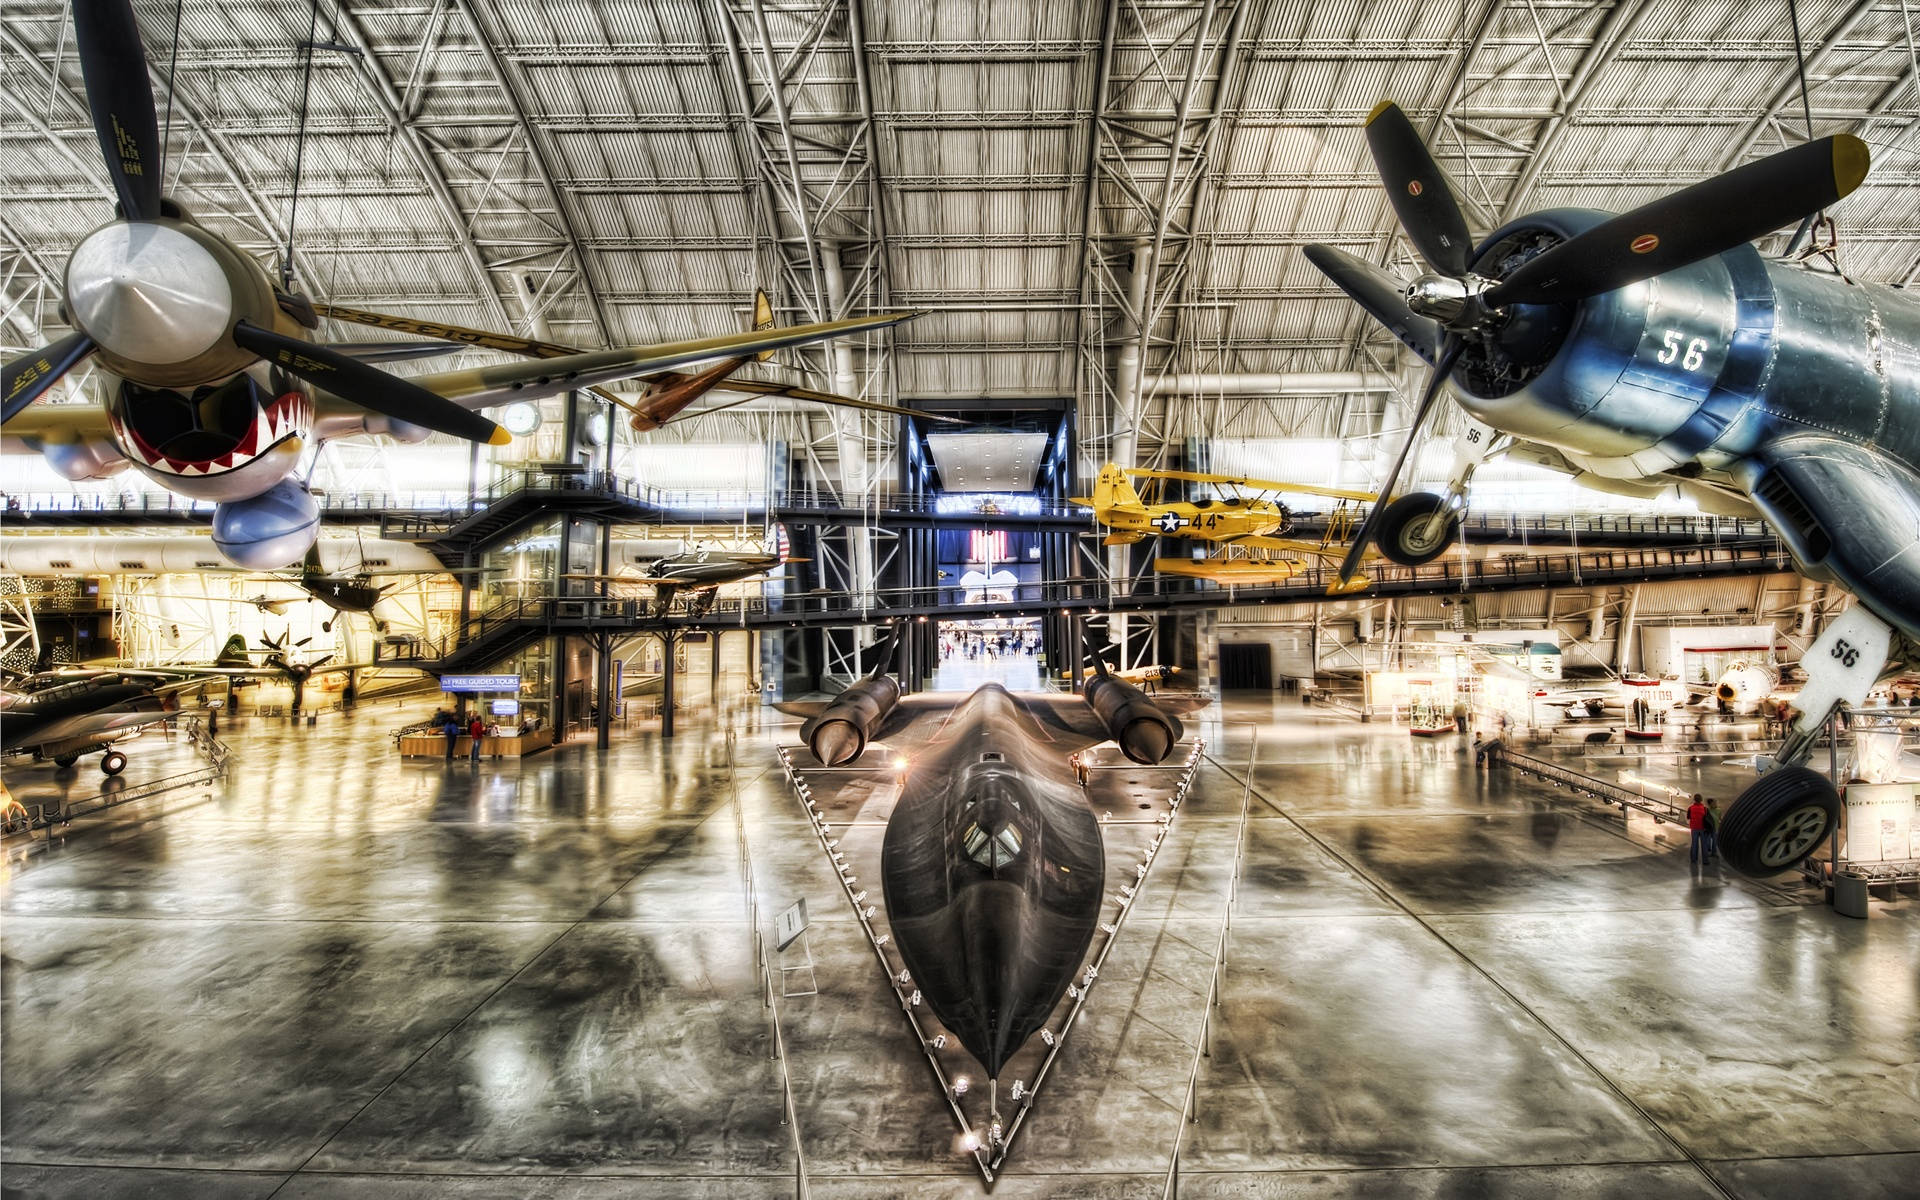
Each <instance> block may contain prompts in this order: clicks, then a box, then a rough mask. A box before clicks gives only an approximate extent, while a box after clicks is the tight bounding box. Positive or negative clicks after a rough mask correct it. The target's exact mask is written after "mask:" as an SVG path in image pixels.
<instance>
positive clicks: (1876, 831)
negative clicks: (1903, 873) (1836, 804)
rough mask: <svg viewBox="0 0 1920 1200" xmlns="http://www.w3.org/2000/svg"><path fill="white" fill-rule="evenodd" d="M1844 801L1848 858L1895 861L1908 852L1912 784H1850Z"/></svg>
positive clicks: (1912, 809)
mask: <svg viewBox="0 0 1920 1200" xmlns="http://www.w3.org/2000/svg"><path fill="white" fill-rule="evenodd" d="M1846 804H1847V842H1846V860H1847V861H1848V862H1857V863H1879V862H1896V861H1899V860H1900V859H1904V858H1907V857H1909V856H1911V855H1912V853H1913V817H1914V811H1915V805H1914V785H1913V784H1911V783H1855V784H1850V785H1848V787H1847V793H1846Z"/></svg>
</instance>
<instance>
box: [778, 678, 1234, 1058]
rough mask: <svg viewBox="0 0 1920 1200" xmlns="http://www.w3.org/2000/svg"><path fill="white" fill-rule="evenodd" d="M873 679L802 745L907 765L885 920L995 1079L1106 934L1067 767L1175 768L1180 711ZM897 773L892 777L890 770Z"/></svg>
mask: <svg viewBox="0 0 1920 1200" xmlns="http://www.w3.org/2000/svg"><path fill="white" fill-rule="evenodd" d="M885 669H886V662H885V656H884V655H883V657H882V662H881V666H880V668H879V669H877V670H876V671H875V673H874V674H872V675H870V676H868V677H867V678H865V679H862V680H861V681H859V682H858V683H856V684H854V685H853V686H852V687H850V688H848V689H847V690H846V691H845V692H843V693H841V694H840V695H839V696H838V697H836V698H834V699H833V700H831V701H828V702H823V703H812V704H783V705H780V706H779V707H780V708H781V710H782V711H785V712H791V713H795V714H796V715H799V714H805V715H807V717H808V720H807V722H806V723H805V724H804V725H802V726H801V731H800V732H801V737H802V739H803V740H805V741H806V742H807V744H808V746H809V747H810V749H811V750H812V752H813V755H814V757H815V758H817V759H818V760H819V761H820V762H822V763H824V764H827V765H829V766H845V765H850V764H855V763H856V762H857V760H858V759H859V757H860V755H861V753H862V752H863V751H865V749H866V748H867V746H868V744H869V743H871V742H873V741H881V740H884V741H885V742H886V743H887V746H888V749H889V750H891V751H893V752H894V753H897V754H902V755H905V756H906V758H907V760H908V765H907V767H906V770H905V773H904V775H903V776H901V778H900V799H899V801H898V802H897V803H896V804H895V806H894V810H893V814H892V816H891V817H890V818H889V819H888V822H887V830H886V839H885V843H884V846H883V848H882V851H881V873H882V877H883V886H884V890H885V894H886V903H887V919H888V922H889V924H890V925H891V927H892V930H893V935H894V941H895V944H896V945H897V946H898V947H899V950H900V956H901V958H902V959H903V960H904V961H905V962H906V964H907V969H908V970H909V971H911V972H912V975H913V980H914V985H915V986H916V987H917V988H919V989H920V991H921V993H922V994H923V995H924V996H925V997H926V999H927V1003H928V1005H929V1006H930V1007H931V1008H932V1009H933V1012H934V1014H935V1015H936V1016H938V1017H939V1018H940V1021H941V1023H942V1024H944V1025H945V1026H946V1027H947V1029H948V1030H949V1031H950V1032H951V1033H952V1034H953V1035H954V1036H955V1037H956V1038H957V1039H959V1041H960V1043H961V1044H962V1045H963V1046H965V1047H966V1048H967V1051H968V1053H970V1054H972V1055H973V1056H974V1058H976V1059H978V1060H979V1062H980V1065H981V1066H982V1067H983V1068H985V1069H986V1072H987V1076H988V1078H990V1079H998V1078H999V1076H1000V1073H1001V1071H1002V1069H1003V1068H1004V1067H1005V1066H1006V1064H1007V1061H1008V1060H1009V1059H1010V1058H1011V1057H1012V1056H1013V1055H1014V1054H1015V1053H1016V1052H1017V1051H1018V1050H1019V1049H1020V1047H1021V1046H1022V1045H1024V1044H1025V1042H1026V1040H1027V1039H1028V1038H1029V1037H1031V1036H1033V1034H1034V1033H1036V1032H1037V1031H1038V1030H1039V1029H1040V1028H1041V1027H1042V1026H1043V1025H1045V1024H1046V1022H1047V1020H1048V1018H1049V1016H1050V1015H1051V1014H1052V1013H1053V1010H1054V1006H1055V1005H1057V1004H1058V1003H1059V1001H1060V998H1061V996H1062V995H1064V994H1065V992H1066V989H1067V985H1068V984H1069V983H1071V982H1072V980H1073V979H1074V977H1075V976H1076V975H1077V974H1078V973H1079V970H1080V966H1081V962H1082V960H1083V959H1084V958H1085V957H1086V953H1087V947H1088V945H1089V944H1090V943H1091V942H1092V939H1093V932H1094V929H1095V927H1096V926H1097V925H1098V924H1099V918H1100V905H1101V897H1102V892H1103V887H1104V879H1103V875H1104V870H1105V857H1106V856H1105V848H1104V844H1103V842H1102V839H1101V834H1100V824H1099V821H1098V820H1097V819H1096V818H1095V816H1094V813H1093V809H1092V808H1091V807H1090V806H1089V805H1088V803H1087V798H1086V794H1085V792H1084V791H1083V790H1082V788H1081V786H1080V785H1079V783H1078V781H1077V780H1076V779H1075V777H1074V771H1073V768H1072V766H1071V764H1069V762H1068V759H1067V756H1068V755H1069V754H1071V753H1073V752H1075V751H1078V750H1083V749H1085V748H1087V747H1089V746H1093V745H1096V744H1098V743H1100V742H1104V741H1107V740H1109V739H1111V740H1112V741H1113V742H1115V743H1116V744H1117V745H1118V746H1119V747H1120V750H1121V752H1122V753H1124V754H1125V755H1126V756H1127V757H1128V758H1129V759H1131V760H1133V761H1134V762H1138V763H1144V764H1149V765H1151V764H1155V763H1159V762H1161V761H1162V760H1164V759H1165V758H1166V757H1167V755H1168V754H1170V753H1171V752H1172V750H1173V747H1174V745H1175V743H1177V742H1178V741H1179V740H1180V738H1181V737H1182V736H1183V730H1182V728H1181V725H1180V721H1179V719H1178V717H1177V716H1176V715H1175V714H1176V713H1177V712H1183V711H1187V710H1189V709H1191V708H1197V707H1199V706H1200V705H1202V704H1205V703H1206V701H1205V699H1204V698H1200V697H1191V696H1166V695H1162V696H1159V697H1155V698H1149V697H1147V696H1146V695H1144V694H1143V693H1142V692H1141V691H1140V690H1139V689H1138V688H1136V687H1134V686H1133V685H1132V684H1130V683H1127V682H1125V681H1123V680H1120V679H1117V678H1115V677H1114V676H1112V675H1110V674H1107V673H1106V672H1105V670H1104V668H1098V667H1097V668H1096V670H1097V672H1098V673H1097V674H1096V675H1095V676H1094V677H1093V678H1091V679H1088V680H1087V682H1086V690H1085V691H1084V692H1083V693H1082V694H1081V695H1077V696H1075V695H1044V694H1026V695H1014V694H1012V693H1010V692H1008V691H1007V690H1006V689H1005V688H1002V687H1001V686H999V685H998V684H988V685H986V686H984V687H982V688H980V689H979V690H977V691H975V692H973V693H971V694H968V695H959V694H953V693H934V694H928V695H919V696H902V695H901V690H900V685H899V683H898V682H897V681H896V680H895V679H893V678H892V677H891V676H889V675H886V674H884V673H883V672H884V671H885ZM888 769H891V768H888Z"/></svg>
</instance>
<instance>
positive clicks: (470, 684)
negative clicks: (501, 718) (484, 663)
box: [440, 675, 520, 692]
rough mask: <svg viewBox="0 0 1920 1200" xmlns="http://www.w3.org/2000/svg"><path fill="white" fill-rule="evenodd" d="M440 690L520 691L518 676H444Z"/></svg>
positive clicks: (441, 679) (441, 678)
mask: <svg viewBox="0 0 1920 1200" xmlns="http://www.w3.org/2000/svg"><path fill="white" fill-rule="evenodd" d="M440 690H441V691H443V692H517V691H519V690H520V677H519V676H518V675H442V676H441V677H440Z"/></svg>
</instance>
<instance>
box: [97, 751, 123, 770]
mask: <svg viewBox="0 0 1920 1200" xmlns="http://www.w3.org/2000/svg"><path fill="white" fill-rule="evenodd" d="M100 769H101V770H102V771H105V772H106V773H107V774H109V775H118V774H119V773H120V772H122V771H124V770H126V769H127V756H126V755H124V754H122V753H120V752H119V751H118V750H109V751H107V752H106V753H105V754H103V755H101V756H100Z"/></svg>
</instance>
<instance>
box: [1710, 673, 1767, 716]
mask: <svg viewBox="0 0 1920 1200" xmlns="http://www.w3.org/2000/svg"><path fill="white" fill-rule="evenodd" d="M1779 686H1780V676H1779V675H1778V674H1776V673H1775V672H1774V671H1773V669H1772V668H1770V667H1764V666H1760V665H1758V664H1754V663H1735V664H1734V665H1733V666H1731V667H1728V668H1727V669H1726V670H1725V671H1724V672H1722V673H1721V676H1720V680H1719V682H1718V683H1716V684H1715V685H1714V688H1713V694H1714V697H1715V699H1718V700H1724V701H1725V702H1726V703H1728V704H1731V705H1732V706H1733V707H1735V708H1737V709H1751V708H1753V706H1754V705H1757V704H1759V703H1760V701H1761V700H1763V699H1764V698H1765V697H1766V696H1767V694H1768V693H1769V692H1771V691H1773V689H1774V688H1776V687H1779Z"/></svg>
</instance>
